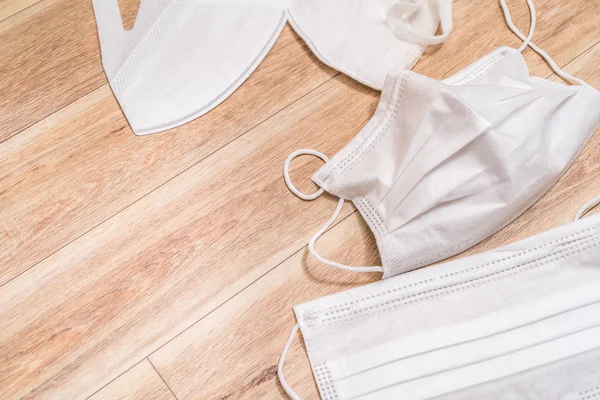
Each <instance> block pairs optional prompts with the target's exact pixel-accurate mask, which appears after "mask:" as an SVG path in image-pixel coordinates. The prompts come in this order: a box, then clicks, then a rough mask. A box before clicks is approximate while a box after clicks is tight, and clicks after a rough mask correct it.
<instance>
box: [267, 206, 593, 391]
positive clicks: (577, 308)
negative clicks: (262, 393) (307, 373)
mask: <svg viewBox="0 0 600 400" xmlns="http://www.w3.org/2000/svg"><path fill="white" fill-rule="evenodd" d="M294 311H295V314H296V318H297V320H298V325H297V326H296V327H295V328H294V329H293V334H292V336H291V337H290V340H289V341H288V343H287V345H286V346H285V348H284V351H283V354H282V357H281V360H280V363H279V368H278V372H279V377H280V380H281V383H282V386H283V387H284V389H285V390H286V392H287V393H288V394H289V395H290V396H291V397H292V398H293V399H298V396H297V395H296V394H295V393H294V392H293V390H292V388H291V387H290V386H289V385H288V384H287V383H286V381H285V377H284V370H283V369H284V368H283V367H284V360H285V356H286V353H287V351H288V349H289V347H290V344H291V341H292V340H293V338H294V336H295V334H296V332H297V330H298V329H300V330H301V331H302V337H303V339H304V342H305V344H306V349H307V352H308V357H309V359H310V364H311V367H312V371H313V374H314V377H315V380H316V382H317V385H318V388H319V392H320V394H321V397H322V398H323V399H324V400H350V399H355V400H358V399H361V400H374V399H403V400H411V399H452V400H461V399H464V400H466V399H472V400H481V399H505V400H523V399H532V400H533V399H537V400H548V399H561V400H593V399H596V396H600V386H599V385H600V368H599V366H600V215H594V216H590V217H587V218H584V219H582V220H579V221H576V222H573V223H571V224H568V225H565V226H562V227H560V228H557V229H554V230H552V231H548V232H545V233H543V234H540V235H537V236H534V237H531V238H529V239H526V240H523V241H520V242H517V243H514V244H511V245H509V246H506V247H502V248H500V249H497V250H494V251H490V252H487V253H483V254H479V255H476V256H472V257H468V258H464V259H460V260H456V261H452V262H448V263H445V264H438V265H435V266H432V267H428V268H424V269H421V270H418V271H413V272H410V273H407V274H403V275H399V276H396V277H393V278H391V279H387V280H383V281H379V282H376V283H373V284H370V285H366V286H362V287H358V288H355V289H351V290H348V291H345V292H342V293H338V294H335V295H332V296H328V297H324V298H320V299H318V300H314V301H311V302H309V303H306V304H301V305H298V306H296V307H294Z"/></svg>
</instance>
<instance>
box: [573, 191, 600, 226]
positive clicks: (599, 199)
mask: <svg viewBox="0 0 600 400" xmlns="http://www.w3.org/2000/svg"><path fill="white" fill-rule="evenodd" d="M599 204H600V196H596V197H594V198H593V199H592V200H590V201H588V202H587V203H585V204H584V206H583V207H581V208H580V209H579V211H578V212H577V215H576V216H575V221H578V220H580V219H581V217H583V215H584V214H587V213H588V212H590V211H591V210H592V209H593V208H594V207H596V206H597V205H599Z"/></svg>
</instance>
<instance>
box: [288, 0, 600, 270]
mask: <svg viewBox="0 0 600 400" xmlns="http://www.w3.org/2000/svg"><path fill="white" fill-rule="evenodd" d="M528 3H529V4H530V6H531V16H532V24H531V30H530V33H529V37H527V38H525V36H524V35H523V34H521V32H519V31H518V30H517V29H516V28H515V27H514V25H513V24H512V22H511V20H510V14H509V12H508V10H507V9H506V7H505V4H504V2H503V1H502V2H501V4H502V5H503V7H504V10H505V15H506V18H507V21H508V24H509V26H510V27H511V29H512V30H513V31H514V32H515V33H516V34H517V35H518V36H519V37H521V38H522V39H523V40H524V44H523V46H521V48H520V49H518V50H517V49H512V48H509V47H502V48H499V49H498V50H496V51H494V52H492V53H491V54H488V55H487V56H485V57H483V58H482V59H480V60H478V61H477V62H475V63H474V64H472V65H470V66H469V67H467V68H465V69H464V70H462V71H461V72H459V73H457V74H456V75H454V76H452V77H450V78H448V79H446V80H444V81H437V80H435V79H431V78H428V77H426V76H422V75H419V74H416V73H413V72H410V71H404V70H399V71H394V72H392V73H390V75H389V76H388V79H387V81H386V85H385V88H384V90H383V93H382V95H381V100H380V103H379V106H378V108H377V111H376V113H375V116H374V117H373V118H372V119H371V121H369V123H368V124H367V125H366V126H365V127H364V128H363V129H362V131H360V133H358V135H357V136H356V137H355V138H354V139H353V140H352V141H351V142H350V143H349V144H348V145H347V146H346V147H345V148H343V149H342V150H341V151H340V152H339V153H338V154H336V155H335V156H334V157H333V158H332V159H331V160H328V159H327V157H325V156H324V155H323V154H321V153H319V152H316V151H314V150H313V151H304V150H300V151H298V152H295V153H293V154H292V155H291V156H290V157H288V159H287V160H286V163H285V165H284V177H285V180H286V183H287V184H288V186H289V187H290V188H291V189H292V191H293V192H294V193H296V194H297V195H298V196H300V197H301V198H303V199H305V200H311V199H314V198H316V197H317V196H318V195H320V194H321V193H322V192H323V190H325V191H327V192H329V193H331V194H333V195H334V196H336V197H339V198H340V202H339V204H338V207H337V209H336V211H335V213H334V216H333V217H332V218H331V219H330V220H329V221H328V222H327V224H326V225H325V226H324V227H323V228H322V229H321V230H320V231H319V232H317V233H316V234H315V236H314V237H313V238H312V239H311V241H310V243H309V250H310V252H311V253H312V254H313V255H314V256H315V257H316V258H317V259H319V260H320V261H321V262H324V263H326V264H329V265H332V266H335V267H339V268H343V269H347V270H350V271H360V272H364V271H371V272H383V277H384V278H388V277H391V276H394V275H397V274H400V273H403V272H406V271H410V270H413V269H416V268H418V267H421V266H424V265H428V264H432V263H434V262H437V261H440V260H442V259H445V258H448V257H450V256H453V255H455V254H458V253H460V252H462V251H463V250H465V249H467V248H469V247H472V246H473V245H475V244H477V243H478V242H480V241H481V240H483V239H485V238H487V237H488V236H490V235H492V234H493V233H495V232H496V231H498V230H499V229H501V228H502V227H503V226H505V225H507V224H508V223H509V222H511V221H512V220H514V219H515V218H516V217H517V216H519V215H520V214H521V213H522V212H524V211H525V210H526V209H527V208H529V207H530V206H531V205H532V204H533V203H534V202H535V201H536V200H537V199H538V198H539V197H540V196H542V195H543V194H544V193H545V192H546V191H547V190H548V189H549V188H550V187H551V186H552V185H553V184H554V183H555V182H556V181H557V180H558V179H559V178H560V176H561V175H562V174H563V173H564V172H565V171H566V169H567V168H568V167H569V166H570V165H571V163H572V162H573V161H574V159H575V157H576V156H577V154H578V153H579V152H580V151H581V149H582V147H583V146H584V145H585V144H586V142H587V141H588V139H589V138H590V136H591V135H592V134H593V133H594V131H595V130H596V128H597V126H598V123H599V122H600V93H599V92H598V91H597V90H596V89H594V88H592V87H590V86H588V85H586V84H585V83H584V82H582V81H580V80H578V79H576V78H574V77H572V76H570V75H567V74H566V73H564V72H563V71H561V70H560V69H559V68H558V67H557V66H556V64H554V62H553V61H552V60H551V59H550V58H549V57H548V55H547V54H546V53H544V52H543V51H542V50H540V49H539V48H537V47H536V46H535V45H534V44H533V43H531V37H532V36H533V32H534V28H535V9H533V4H532V3H530V2H528ZM526 46H530V47H531V48H533V49H534V50H535V51H537V52H538V53H540V54H541V55H542V56H543V57H544V58H546V60H547V61H548V62H549V63H550V65H551V66H552V67H553V69H554V70H555V72H556V73H558V74H559V75H561V76H563V77H564V78H566V79H568V80H571V81H574V82H577V83H580V85H574V86H569V85H564V84H560V83H555V82H551V81H548V80H545V79H541V78H536V77H531V76H530V75H529V73H528V70H527V65H526V63H525V60H524V59H523V56H522V54H521V51H522V50H523V49H524V48H525V47H526ZM301 154H313V155H317V156H319V157H321V158H322V159H323V160H325V161H326V163H325V165H324V166H323V167H322V168H321V169H320V170H319V171H318V172H317V173H316V174H315V175H314V176H313V181H314V182H315V183H317V184H318V185H319V186H320V187H321V191H319V192H317V193H316V194H315V195H310V196H307V195H303V194H302V193H300V192H299V191H298V190H297V189H295V188H294V187H293V184H292V182H291V181H290V179H289V174H288V170H289V165H290V163H291V161H292V160H293V158H294V157H296V156H298V155H301ZM344 199H348V200H351V201H352V202H353V203H354V204H355V206H356V207H357V209H358V210H359V212H360V213H361V215H362V216H363V218H364V219H365V220H366V221H367V223H368V225H369V227H370V229H371V230H372V232H373V234H374V236H375V238H376V240H377V247H378V249H379V253H380V255H381V260H382V266H376V267H349V266H346V265H343V264H339V263H336V262H333V261H330V260H326V259H324V258H322V257H321V256H319V255H318V253H317V252H316V251H315V248H314V246H315V241H316V240H317V239H318V238H319V237H320V235H321V234H322V233H323V232H324V231H325V230H326V229H327V228H328V227H329V226H330V225H331V224H332V223H333V221H334V220H335V218H336V217H337V215H339V212H340V210H341V207H342V205H343V202H344Z"/></svg>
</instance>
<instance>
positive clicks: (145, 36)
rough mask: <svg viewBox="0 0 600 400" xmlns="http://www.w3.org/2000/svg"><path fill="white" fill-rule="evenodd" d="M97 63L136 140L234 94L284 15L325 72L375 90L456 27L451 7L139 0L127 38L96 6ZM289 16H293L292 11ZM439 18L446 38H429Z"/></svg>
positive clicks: (103, 6)
mask: <svg viewBox="0 0 600 400" xmlns="http://www.w3.org/2000/svg"><path fill="white" fill-rule="evenodd" d="M93 6H94V12H95V15H96V22H97V25H98V34H99V38H100V47H101V51H102V63H103V66H104V70H105V72H106V75H107V77H108V80H109V82H110V86H111V88H112V90H113V92H114V94H115V96H116V98H117V100H118V101H119V104H120V105H121V108H122V109H123V112H124V113H125V116H126V117H127V120H128V121H129V124H130V125H131V127H132V129H133V131H134V132H135V133H136V134H138V135H144V134H150V133H155V132H159V131H163V130H166V129H170V128H173V127H176V126H179V125H181V124H184V123H186V122H188V121H190V120H192V119H194V118H196V117H199V116H201V115H202V114H204V113H206V112H208V111H210V110H211V109H213V108H214V107H216V106H217V105H218V104H220V103H221V102H222V101H224V100H225V99H226V98H227V97H228V96H230V95H231V94H232V93H233V92H234V91H235V90H236V89H237V88H238V87H239V86H240V85H241V84H242V83H243V82H244V81H245V80H246V79H247V78H248V77H249V76H250V74H251V73H252V72H253V71H254V70H255V69H256V67H257V66H258V65H259V64H260V62H261V61H262V60H263V59H264V57H265V56H266V55H267V53H268V52H269V50H270V49H271V47H272V46H273V44H274V43H275V41H276V39H277V37H278V36H279V34H280V32H281V30H282V29H283V27H284V25H285V22H286V21H287V20H288V16H290V19H291V22H292V25H293V27H294V28H295V29H296V30H297V31H298V33H299V34H300V35H301V36H302V37H303V38H304V40H306V42H307V44H308V45H309V47H310V48H311V49H312V50H313V51H314V52H315V54H316V55H317V56H318V57H319V58H320V59H321V60H322V61H324V62H325V63H326V64H328V65H329V66H331V67H333V68H335V69H338V70H340V71H343V72H344V73H346V74H348V75H349V76H351V77H353V78H354V79H356V80H358V81H360V82H362V83H364V84H367V85H369V86H371V87H373V88H376V89H379V90H380V89H381V87H382V86H383V82H384V79H385V76H386V74H387V73H388V71H389V70H390V69H391V68H393V67H402V68H411V67H412V66H413V65H414V63H415V62H416V61H417V60H418V59H419V57H420V56H421V53H422V52H423V49H424V48H425V46H426V45H427V44H437V43H440V42H441V41H443V40H445V38H446V37H447V36H448V34H449V32H450V30H451V29H452V2H451V0H436V1H430V0H318V1H314V0H141V3H140V9H139V13H138V16H137V19H136V21H135V25H134V27H133V29H131V30H129V31H125V30H124V29H123V25H122V22H121V14H120V10H119V4H118V0H93ZM288 10H289V13H288ZM440 21H442V27H443V33H442V34H441V35H439V36H435V35H434V33H435V31H436V29H437V27H438V25H439V23H440Z"/></svg>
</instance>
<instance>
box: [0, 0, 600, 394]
mask: <svg viewBox="0 0 600 400" xmlns="http://www.w3.org/2000/svg"><path fill="white" fill-rule="evenodd" d="M2 1H4V2H5V3H2ZM6 1H10V2H11V3H12V4H20V5H24V4H26V2H27V0H0V4H4V5H6V4H10V3H6ZM138 1H139V0H120V4H121V6H122V10H123V15H124V25H125V26H131V25H132V24H133V21H134V20H135V10H136V7H137V4H138V3H137V2H138ZM535 2H536V5H537V7H538V14H539V26H538V31H537V33H536V36H535V42H536V43H537V44H539V45H540V46H542V47H543V48H544V49H546V50H547V51H548V52H549V53H550V54H551V55H552V56H553V57H555V59H556V60H557V62H558V64H559V65H561V66H562V65H567V70H568V71H569V72H571V73H573V74H575V75H577V76H580V77H581V78H583V79H584V80H587V81H588V82H589V83H590V84H592V85H595V86H596V87H598V86H600V81H599V79H600V70H599V69H598V68H600V67H599V66H598V63H597V61H598V59H599V57H600V45H598V44H596V42H597V41H598V39H599V38H600V24H599V23H598V22H599V21H598V18H599V15H600V12H599V11H600V1H598V0H576V1H570V2H562V1H560V0H536V1H535ZM509 3H510V6H511V10H512V11H513V19H514V20H515V23H516V24H517V26H519V27H520V28H521V29H523V30H524V31H526V30H527V29H528V21H529V16H528V14H527V7H526V5H525V2H524V1H520V0H511V1H509ZM454 4H455V13H454V16H455V30H454V32H453V34H452V35H451V37H450V40H449V41H448V42H447V43H446V44H444V45H443V46H436V47H430V48H428V50H427V51H426V54H425V55H424V57H423V58H422V60H421V61H420V62H419V63H418V64H417V66H416V68H415V70H416V71H417V72H420V73H424V74H426V75H430V76H433V77H436V78H443V77H445V76H447V75H449V74H451V73H453V72H456V71H458V70H459V69H461V68H463V67H465V66H466V65H468V64H469V63H471V62H473V61H475V60H476V59H477V58H479V57H480V56H482V55H484V54H487V53H489V52H490V51H492V50H494V49H495V48H496V47H498V46H500V45H505V44H507V45H512V46H518V45H519V44H518V40H517V39H515V38H514V36H513V35H512V33H510V31H508V29H507V28H506V26H505V24H504V20H503V18H502V14H501V9H500V7H499V6H498V4H497V2H496V1H495V0H473V1H469V0H456V1H455V2H454ZM22 10H23V11H21V12H18V13H16V14H14V15H12V16H10V17H8V18H6V19H4V20H3V21H1V22H0V54H2V55H4V54H10V55H11V57H8V58H5V57H2V58H0V142H2V140H4V142H3V143H0V398H1V399H4V398H6V399H14V398H25V399H62V398H65V399H72V398H87V397H88V396H90V395H94V397H97V396H105V397H104V398H118V396H121V397H122V398H132V397H133V398H135V396H137V395H138V394H139V395H140V396H146V393H148V394H147V395H150V394H149V392H146V391H145V387H146V386H148V388H152V387H153V385H156V384H158V383H159V382H158V381H157V380H156V376H155V375H154V374H153V373H152V371H149V370H148V366H149V365H150V364H147V363H148V361H144V359H145V358H146V357H150V359H151V360H152V361H153V362H155V363H156V366H157V369H158V371H159V372H160V373H161V374H162V375H163V377H165V378H166V381H167V384H168V385H169V387H171V388H172V389H173V390H174V391H175V394H176V395H177V396H178V399H179V400H183V399H188V398H213V397H215V398H220V397H226V396H230V397H229V398H281V397H282V392H281V390H280V387H279V386H278V384H277V382H276V379H275V374H274V366H275V365H276V362H277V358H278V356H279V353H280V351H281V349H282V347H283V344H284V343H285V340H286V339H287V337H288V334H289V329H290V328H291V327H292V326H293V324H294V320H293V314H292V311H291V306H292V305H293V304H297V303H300V302H303V301H306V300H310V299H313V298H316V297H319V296H322V295H325V294H328V293H334V292H338V291H341V290H344V289H346V288H349V287H351V286H354V285H358V284H363V283H365V282H367V281H370V280H373V279H378V277H377V276H357V275H353V274H345V273H341V272H336V271H333V270H332V269H330V268H328V267H326V266H323V265H320V264H318V263H315V262H314V260H312V259H311V258H310V257H306V252H305V250H303V247H304V245H305V244H306V242H307V240H308V238H309V237H310V236H311V235H312V234H313V233H314V231H315V230H316V229H318V228H319V227H320V226H321V224H322V223H323V222H324V221H325V220H326V219H327V218H329V216H330V214H331V213H332V211H333V209H334V208H335V199H333V198H331V197H327V196H324V197H323V198H321V199H319V200H317V201H314V202H303V201H300V200H299V199H297V198H295V197H294V196H293V195H292V194H291V193H289V192H288V191H287V189H286V188H285V186H284V183H283V180H282V178H281V167H282V163H283V160H284V159H285V157H286V156H287V155H288V154H289V153H290V152H291V151H293V150H296V149H298V148H304V147H310V148H316V149H319V150H321V151H323V152H325V153H326V154H328V155H332V154H334V153H335V152H337V151H338V150H339V149H340V148H342V147H343V146H344V145H345V144H346V143H347V142H348V141H349V140H350V139H351V138H352V137H353V136H354V135H355V134H356V133H357V132H358V131H359V130H360V128H361V127H362V126H363V125H364V123H365V122H366V121H367V120H368V119H369V118H370V117H371V115H372V113H373V111H374V108H375V105H376V103H377V100H378V94H377V93H375V92H373V91H371V90H368V89H366V88H364V87H362V86H360V85H358V84H356V83H355V82H353V81H351V80H350V79H348V78H346V77H343V76H339V75H338V76H335V75H336V73H335V72H334V71H332V70H331V69H328V68H326V67H324V66H323V65H321V64H320V63H319V62H318V61H317V60H316V59H315V58H314V57H313V56H312V55H311V54H310V53H309V52H308V51H307V50H306V47H305V46H304V44H303V43H302V41H301V40H300V39H298V38H297V37H296V36H295V35H294V34H293V33H292V32H291V30H290V28H289V27H286V28H285V30H284V32H283V34H282V36H281V37H280V38H279V40H278V42H277V43H276V45H275V47H274V48H273V50H272V51H271V53H270V54H269V56H268V57H267V58H266V59H265V61H264V62H263V63H262V64H261V66H260V67H259V68H258V70H257V71H256V72H255V73H254V74H253V75H252V76H251V77H250V79H249V80H248V81H247V82H246V83H245V84H244V85H242V87H241V88H240V89H239V90H238V91H236V92H235V94H234V95H233V96H232V97H230V98H229V99H228V100H227V101H226V102H224V103H223V104H222V105H220V106H219V107H218V108H216V109H215V110H213V111H212V112H210V113H209V114H207V115H205V116H204V117H202V118H199V119H197V120H195V121H193V122H191V123H189V124H186V125H185V126H182V127H180V128H178V129H174V130H172V131H169V132H165V133H161V134H158V135H153V136H149V137H136V136H134V135H133V134H132V132H131V130H130V129H129V127H128V126H127V123H126V121H125V119H124V117H123V115H122V112H121V111H120V109H119V107H118V104H117V102H116V101H115V99H114V97H113V95H112V93H111V91H110V89H109V87H108V85H107V84H106V78H105V77H104V73H103V72H102V69H101V65H100V58H99V49H98V42H97V37H96V31H95V23H94V20H93V14H92V13H91V3H90V2H89V1H74V0H42V1H40V2H38V3H35V4H33V5H32V6H30V7H28V8H22ZM0 15H1V14H0ZM0 20H2V18H0ZM525 57H526V59H527V62H528V64H529V66H530V69H531V71H532V73H533V74H535V75H539V76H549V75H550V70H549V69H548V67H547V66H546V65H545V64H544V63H543V61H541V60H540V59H539V57H538V56H537V55H535V54H534V53H533V52H531V51H530V50H526V52H525ZM332 78H333V79H332ZM553 79H558V78H556V77H555V78H553ZM28 127H29V128H28ZM7 138H9V139H7ZM599 146H600V141H599V138H598V135H596V136H595V137H594V138H593V140H592V141H590V143H589V144H588V146H586V148H585V150H584V151H583V153H582V154H581V156H580V157H579V158H578V160H577V162H576V163H575V164H574V165H573V167H572V168H571V169H570V170H569V171H568V172H567V174H565V175H564V176H563V178H562V179H561V181H560V182H559V184H557V185H556V186H555V187H554V188H553V189H552V190H551V191H550V192H549V193H548V194H547V195H546V196H545V197H544V198H542V199H541V200H540V201H539V202H538V203H536V205H535V206H534V207H532V208H531V209H530V210H529V211H528V212H527V213H525V214H524V215H523V216H521V217H520V218H519V219H518V220H517V221H515V223H513V224H511V225H510V226H509V227H507V228H506V229H504V230H503V231H501V232H499V233H498V234H496V235H495V236H494V237H492V238H490V239H488V240H486V241H484V242H483V243H481V244H480V245H479V246H477V247H476V248H474V249H472V250H470V251H469V252H468V253H469V254H470V253H474V252H480V251H483V250H486V249H491V248H494V247H497V246H499V245H502V244H506V243H509V242H512V241H514V240H517V239H519V238H522V237H525V236H530V235H532V234H535V233H538V232H541V231H544V230H546V229H548V228H551V227H553V226H557V225H560V224H561V223H565V222H568V221H569V220H570V219H571V218H572V216H573V214H574V213H575V210H576V209H577V208H578V207H579V205H581V204H582V203H583V202H585V201H586V200H588V199H589V198H591V197H592V196H593V195H595V194H596V193H598V192H600V167H599V166H598V165H597V159H598V155H599V154H600V148H599ZM318 166H319V162H318V161H316V160H313V159H310V158H308V157H305V158H301V159H298V160H297V161H295V162H294V165H293V171H292V177H293V179H294V181H295V182H296V181H297V183H298V184H299V185H300V187H301V188H303V189H305V190H311V188H312V189H313V190H314V185H312V184H311V183H309V182H308V177H309V176H310V175H311V173H312V172H313V171H315V170H316V169H317V168H318ZM344 218H345V219H344ZM318 247H319V249H320V250H321V251H322V252H323V253H324V254H325V255H327V256H331V257H333V258H335V259H338V260H341V261H344V262H347V263H350V264H357V263H376V262H378V261H377V251H376V248H375V245H374V241H373V238H372V237H371V234H370V233H369V231H368V228H367V227H366V225H365V224H364V222H363V221H362V219H361V218H360V216H359V215H358V214H357V213H356V212H355V210H354V208H353V207H352V206H351V205H350V204H347V205H346V207H345V209H344V212H343V215H342V217H341V218H340V221H339V223H338V225H336V226H335V227H334V228H333V229H332V230H331V231H330V232H329V233H328V234H327V235H326V236H325V237H324V238H323V240H322V241H321V242H319V244H318ZM230 299H231V300H230ZM190 327H191V328H190ZM188 328H189V329H188ZM289 360H290V361H289V363H288V365H287V367H286V372H287V376H288V377H289V380H290V383H291V384H292V385H293V386H294V388H296V389H297V390H298V391H299V392H300V394H302V395H303V396H306V397H303V398H312V397H314V396H315V394H316V392H315V386H314V381H313V379H312V375H311V372H310V369H309V368H308V362H307V360H306V354H305V353H304V351H303V345H302V342H301V340H297V341H296V343H295V344H294V347H293V350H292V352H291V353H290V355H289ZM123 373H124V374H123ZM121 374H123V375H122V376H120V375H121ZM115 379H116V380H115ZM144 382H147V383H144ZM109 383H110V384H109ZM139 383H142V384H139ZM107 384H109V385H108V386H106V387H105V385H107ZM156 387H157V388H158V387H161V388H163V389H164V386H162V385H158V386H156ZM99 390H100V391H99ZM129 390H131V391H129ZM151 392H155V393H158V394H159V395H160V393H163V392H164V390H160V391H152V390H151ZM106 396H108V397H106ZM142 398H143V397H142ZM96 400H97V399H96Z"/></svg>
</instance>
